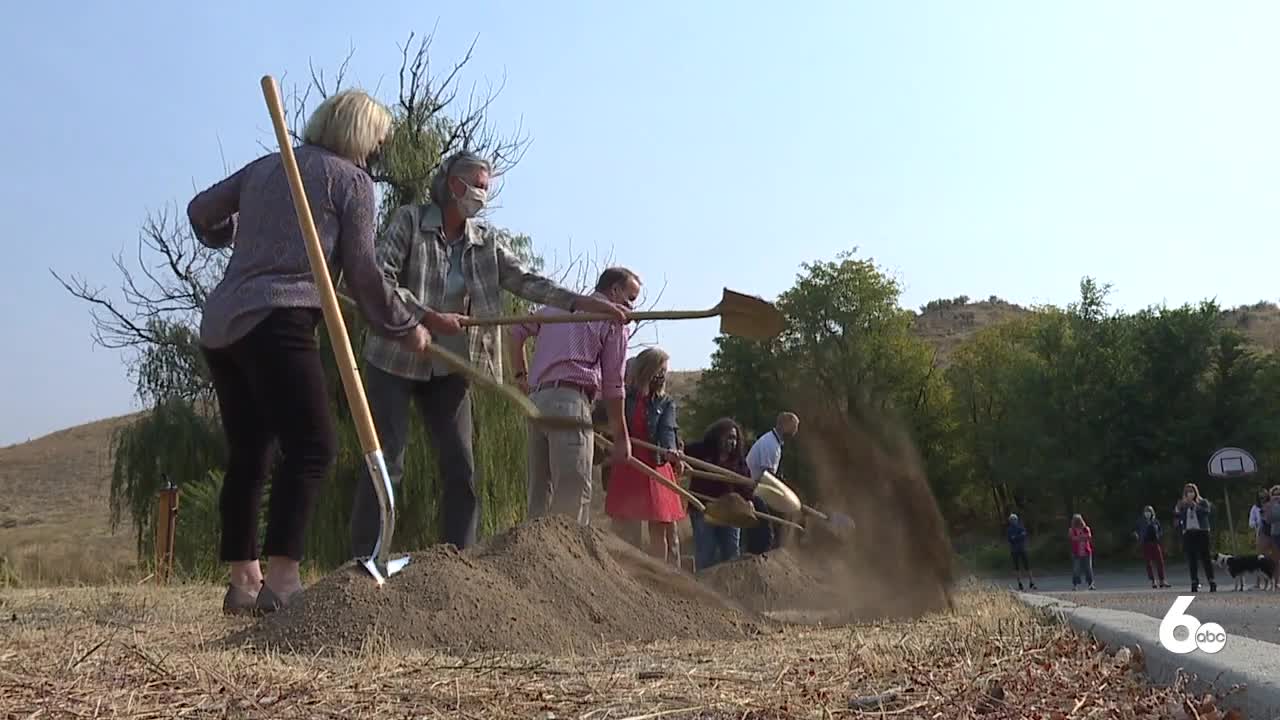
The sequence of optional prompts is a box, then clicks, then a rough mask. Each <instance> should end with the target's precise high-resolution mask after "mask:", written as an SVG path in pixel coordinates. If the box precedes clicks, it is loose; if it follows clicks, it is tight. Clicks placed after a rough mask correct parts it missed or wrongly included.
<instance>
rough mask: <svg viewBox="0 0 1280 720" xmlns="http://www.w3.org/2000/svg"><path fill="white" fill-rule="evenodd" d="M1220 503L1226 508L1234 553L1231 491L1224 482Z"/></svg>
mask: <svg viewBox="0 0 1280 720" xmlns="http://www.w3.org/2000/svg"><path fill="white" fill-rule="evenodd" d="M1222 504H1223V505H1224V506H1225V507H1226V508H1227V531H1228V532H1230V533H1231V554H1232V555H1234V554H1236V550H1237V548H1236V524H1235V523H1234V522H1232V521H1231V492H1230V491H1229V488H1228V486H1227V483H1226V482H1223V483H1222Z"/></svg>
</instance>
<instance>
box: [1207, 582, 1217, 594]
mask: <svg viewBox="0 0 1280 720" xmlns="http://www.w3.org/2000/svg"><path fill="white" fill-rule="evenodd" d="M1209 592H1218V583H1216V582H1214V581H1212V580H1210V581H1209Z"/></svg>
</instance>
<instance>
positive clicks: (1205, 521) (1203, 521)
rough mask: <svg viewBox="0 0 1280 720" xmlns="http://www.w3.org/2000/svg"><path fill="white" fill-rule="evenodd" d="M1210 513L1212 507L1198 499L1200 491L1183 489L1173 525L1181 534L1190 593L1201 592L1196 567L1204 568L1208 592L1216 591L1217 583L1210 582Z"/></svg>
mask: <svg viewBox="0 0 1280 720" xmlns="http://www.w3.org/2000/svg"><path fill="white" fill-rule="evenodd" d="M1212 512H1213V506H1212V505H1210V504H1209V501H1208V500H1206V499H1204V498H1203V497H1201V496H1200V488H1199V487H1197V486H1196V484H1195V483H1187V484H1186V485H1183V486H1182V499H1181V500H1179V501H1178V504H1177V505H1175V506H1174V508H1173V522H1174V526H1175V527H1177V528H1178V530H1179V531H1181V532H1182V549H1183V551H1184V552H1185V553H1186V555H1187V567H1188V568H1190V570H1191V592H1199V590H1200V573H1199V571H1198V569H1197V565H1199V566H1203V567H1204V574H1205V577H1206V579H1208V580H1209V592H1217V591H1218V583H1216V582H1214V581H1213V559H1212V558H1211V557H1210V556H1209V530H1210V527H1209V516H1210V515H1211V514H1212Z"/></svg>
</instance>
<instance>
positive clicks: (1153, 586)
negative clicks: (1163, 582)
mask: <svg viewBox="0 0 1280 720" xmlns="http://www.w3.org/2000/svg"><path fill="white" fill-rule="evenodd" d="M1157 587H1160V586H1159V585H1156V581H1155V580H1152V581H1151V589H1152V590H1154V589H1156V588H1157Z"/></svg>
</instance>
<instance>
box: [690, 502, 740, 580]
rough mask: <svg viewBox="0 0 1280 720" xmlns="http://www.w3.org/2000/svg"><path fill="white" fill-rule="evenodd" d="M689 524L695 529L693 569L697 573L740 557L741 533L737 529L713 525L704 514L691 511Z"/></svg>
mask: <svg viewBox="0 0 1280 720" xmlns="http://www.w3.org/2000/svg"><path fill="white" fill-rule="evenodd" d="M689 524H690V525H691V526H692V527H693V569H694V570H695V571H699V570H706V569H707V568H709V567H711V566H713V565H715V564H717V563H722V562H728V561H730V560H733V559H734V558H736V557H738V542H739V539H740V537H741V531H740V530H739V529H738V528H736V527H724V526H719V525H712V524H711V523H709V522H707V520H706V518H705V517H703V515H702V513H700V512H698V511H697V510H690V511H689Z"/></svg>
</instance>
